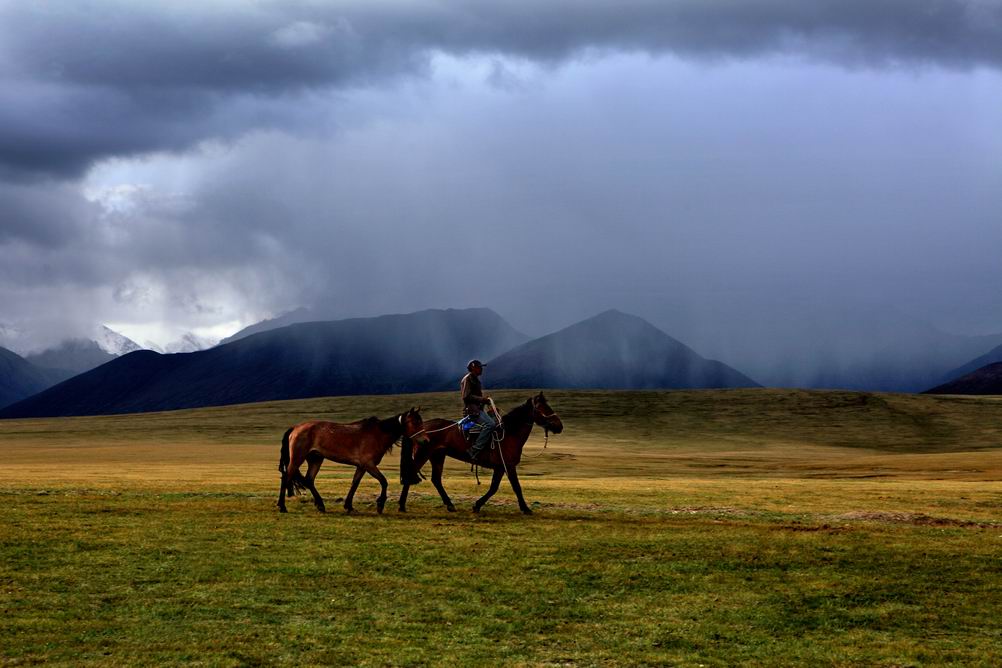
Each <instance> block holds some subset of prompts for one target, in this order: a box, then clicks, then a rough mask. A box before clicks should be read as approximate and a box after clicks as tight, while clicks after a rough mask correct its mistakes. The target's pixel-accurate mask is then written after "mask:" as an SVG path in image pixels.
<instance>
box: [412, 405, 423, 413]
mask: <svg viewBox="0 0 1002 668" xmlns="http://www.w3.org/2000/svg"><path fill="white" fill-rule="evenodd" d="M421 409H422V406H418V407H417V408H415V409H414V412H415V413H420V412H421Z"/></svg>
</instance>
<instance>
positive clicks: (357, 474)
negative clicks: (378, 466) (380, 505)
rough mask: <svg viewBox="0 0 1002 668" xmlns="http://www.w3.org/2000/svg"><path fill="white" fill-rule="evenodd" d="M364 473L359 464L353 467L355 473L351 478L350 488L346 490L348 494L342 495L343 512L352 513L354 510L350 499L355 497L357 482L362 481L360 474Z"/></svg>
mask: <svg viewBox="0 0 1002 668" xmlns="http://www.w3.org/2000/svg"><path fill="white" fill-rule="evenodd" d="M364 475H365V469H364V468H362V467H361V466H356V467H355V475H354V477H352V479H351V488H350V489H349V490H348V496H346V497H344V509H345V512H348V513H353V512H355V508H354V506H352V503H351V502H352V499H354V498H355V490H357V489H358V483H360V482H362V476H364Z"/></svg>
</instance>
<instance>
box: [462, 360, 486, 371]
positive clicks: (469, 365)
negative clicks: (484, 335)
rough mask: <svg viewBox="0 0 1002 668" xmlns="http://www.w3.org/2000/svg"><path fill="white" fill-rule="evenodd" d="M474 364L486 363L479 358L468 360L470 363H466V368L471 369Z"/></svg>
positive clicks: (481, 364)
mask: <svg viewBox="0 0 1002 668" xmlns="http://www.w3.org/2000/svg"><path fill="white" fill-rule="evenodd" d="M475 366H487V365H486V364H484V363H483V362H481V361H480V360H470V363H469V364H467V365H466V368H467V369H472V368H473V367H475Z"/></svg>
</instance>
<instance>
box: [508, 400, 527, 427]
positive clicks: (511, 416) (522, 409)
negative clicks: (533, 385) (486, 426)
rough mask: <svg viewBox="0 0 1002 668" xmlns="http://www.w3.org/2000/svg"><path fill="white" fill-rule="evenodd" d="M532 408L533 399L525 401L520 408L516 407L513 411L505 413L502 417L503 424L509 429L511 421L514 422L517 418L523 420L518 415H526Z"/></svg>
mask: <svg viewBox="0 0 1002 668" xmlns="http://www.w3.org/2000/svg"><path fill="white" fill-rule="evenodd" d="M531 406H532V399H526V400H525V401H523V402H522V403H520V404H519V405H518V406H515V408H513V409H511V410H510V411H508V412H507V413H505V414H504V415H502V416H501V424H503V425H505V426H506V427H507V426H508V425H509V424H510V423H511V421H512V420H514V419H515V418H519V419H522V418H521V417H520V416H518V415H516V414H517V413H524V412H525V411H527V410H531Z"/></svg>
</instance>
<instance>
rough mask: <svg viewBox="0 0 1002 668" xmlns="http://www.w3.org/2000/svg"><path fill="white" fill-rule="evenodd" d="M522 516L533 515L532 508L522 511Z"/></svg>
mask: <svg viewBox="0 0 1002 668" xmlns="http://www.w3.org/2000/svg"><path fill="white" fill-rule="evenodd" d="M522 514H523V515H531V514H532V508H523V509H522Z"/></svg>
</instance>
